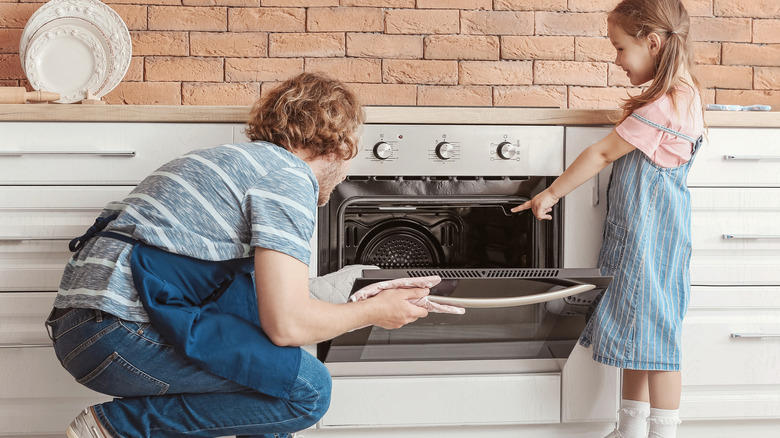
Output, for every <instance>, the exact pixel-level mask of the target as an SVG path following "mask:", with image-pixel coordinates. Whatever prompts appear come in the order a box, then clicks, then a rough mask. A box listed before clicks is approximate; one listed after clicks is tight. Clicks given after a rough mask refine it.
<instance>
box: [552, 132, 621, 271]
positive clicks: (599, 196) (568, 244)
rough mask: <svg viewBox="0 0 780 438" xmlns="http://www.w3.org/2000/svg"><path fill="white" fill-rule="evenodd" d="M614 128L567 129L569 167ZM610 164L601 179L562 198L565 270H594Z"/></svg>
mask: <svg viewBox="0 0 780 438" xmlns="http://www.w3.org/2000/svg"><path fill="white" fill-rule="evenodd" d="M611 130H612V129H611V128H566V167H567V168H568V167H569V166H571V163H573V162H574V160H575V159H576V158H577V157H578V156H579V155H580V154H581V153H582V151H584V150H585V149H587V148H588V147H589V146H590V145H592V144H593V143H595V142H597V141H599V140H601V139H602V138H604V137H605V136H606V135H607V134H609V133H610V131H611ZM611 172H612V165H611V164H610V165H609V166H607V167H606V168H605V169H604V170H602V171H601V172H600V173H599V175H598V176H596V177H594V178H592V179H591V180H590V181H588V182H586V183H585V184H583V185H581V186H579V187H577V188H576V189H574V190H572V192H571V193H569V194H568V195H566V197H564V198H563V201H562V202H563V205H564V214H563V267H564V268H595V267H596V265H597V263H598V255H599V248H600V247H601V234H602V228H603V224H604V217H605V216H606V215H607V183H608V182H609V175H610V173H611Z"/></svg>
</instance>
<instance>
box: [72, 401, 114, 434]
mask: <svg viewBox="0 0 780 438" xmlns="http://www.w3.org/2000/svg"><path fill="white" fill-rule="evenodd" d="M65 435H67V437H68V438H109V437H108V435H105V434H104V433H103V429H102V428H101V427H100V425H99V424H98V421H97V417H95V412H94V411H93V410H92V408H86V409H84V411H83V412H81V413H80V414H79V415H78V416H77V417H76V418H75V419H74V420H73V421H72V422H71V423H70V426H68V429H67V430H66V431H65Z"/></svg>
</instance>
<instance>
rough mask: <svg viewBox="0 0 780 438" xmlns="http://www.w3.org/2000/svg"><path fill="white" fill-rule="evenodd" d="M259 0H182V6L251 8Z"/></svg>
mask: <svg viewBox="0 0 780 438" xmlns="http://www.w3.org/2000/svg"><path fill="white" fill-rule="evenodd" d="M260 1H261V0H182V2H181V4H182V5H184V6H231V7H241V8H251V7H255V8H256V7H258V6H260Z"/></svg>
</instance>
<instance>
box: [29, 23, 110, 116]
mask: <svg viewBox="0 0 780 438" xmlns="http://www.w3.org/2000/svg"><path fill="white" fill-rule="evenodd" d="M24 65H25V72H26V73H27V79H29V80H30V85H32V87H33V88H35V89H36V90H45V91H52V92H55V93H60V100H58V101H57V102H60V103H73V102H78V101H80V100H82V99H84V97H86V95H87V91H92V90H98V89H99V88H103V89H105V87H104V85H105V84H106V79H107V78H108V73H109V72H108V63H107V56H106V52H105V50H104V49H103V45H102V44H101V43H100V40H98V39H97V38H96V37H95V36H94V35H93V34H92V32H89V31H87V30H85V29H84V28H82V27H80V26H72V25H67V24H66V25H62V26H54V27H52V28H50V29H49V30H47V31H45V32H43V33H42V34H40V35H39V36H38V37H37V38H35V39H34V40H33V41H32V43H31V44H30V46H29V47H27V53H26V59H25V62H24ZM96 95H97V94H96Z"/></svg>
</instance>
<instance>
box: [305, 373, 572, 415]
mask: <svg viewBox="0 0 780 438" xmlns="http://www.w3.org/2000/svg"><path fill="white" fill-rule="evenodd" d="M560 394H561V376H560V374H541V375H504V374H502V375H469V376H419V377H381V378H377V377H374V378H370V377H343V378H338V377H336V378H334V379H333V392H332V396H331V408H330V410H329V411H328V413H327V414H325V416H324V417H323V418H322V420H321V423H320V427H322V428H337V427H380V426H424V425H425V426H434V425H479V424H522V423H559V422H560V409H561V399H560Z"/></svg>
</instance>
